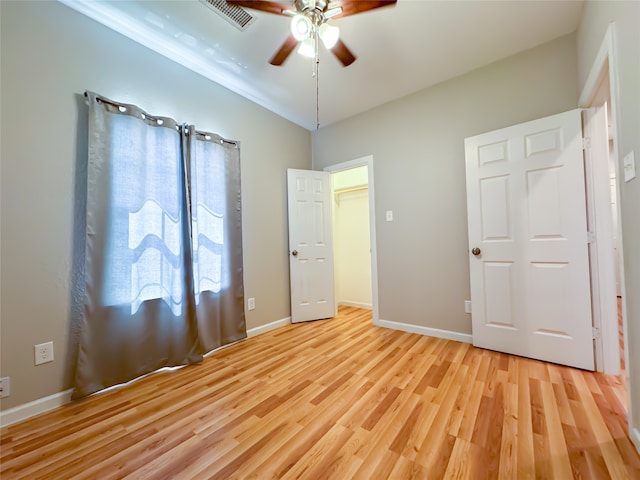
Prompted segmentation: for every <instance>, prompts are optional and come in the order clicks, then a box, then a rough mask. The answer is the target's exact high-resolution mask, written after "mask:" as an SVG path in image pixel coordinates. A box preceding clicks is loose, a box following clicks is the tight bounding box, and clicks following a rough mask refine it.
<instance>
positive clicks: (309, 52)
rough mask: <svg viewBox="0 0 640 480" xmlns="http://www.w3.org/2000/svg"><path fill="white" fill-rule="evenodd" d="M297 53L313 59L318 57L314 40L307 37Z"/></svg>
mask: <svg viewBox="0 0 640 480" xmlns="http://www.w3.org/2000/svg"><path fill="white" fill-rule="evenodd" d="M297 52H298V53H299V54H300V55H303V56H305V57H309V58H313V57H315V55H316V49H315V45H314V44H313V38H311V37H307V38H306V39H305V40H303V41H302V43H300V46H299V47H298V50H297Z"/></svg>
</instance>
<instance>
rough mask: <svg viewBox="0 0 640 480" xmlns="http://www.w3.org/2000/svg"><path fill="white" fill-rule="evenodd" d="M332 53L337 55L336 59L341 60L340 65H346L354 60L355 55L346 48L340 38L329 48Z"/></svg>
mask: <svg viewBox="0 0 640 480" xmlns="http://www.w3.org/2000/svg"><path fill="white" fill-rule="evenodd" d="M331 51H332V52H333V54H334V55H335V56H336V57H338V60H340V62H342V65H344V66H345V67H348V66H349V65H351V64H352V63H353V62H355V61H356V56H355V55H354V54H353V53H351V50H349V49H348V48H347V46H346V45H345V44H344V42H343V41H342V40H340V39H338V41H337V42H336V44H335V45H334V46H333V47H332V48H331Z"/></svg>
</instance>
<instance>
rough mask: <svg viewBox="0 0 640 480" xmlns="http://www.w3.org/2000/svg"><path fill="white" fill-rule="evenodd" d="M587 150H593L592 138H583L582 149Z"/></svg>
mask: <svg viewBox="0 0 640 480" xmlns="http://www.w3.org/2000/svg"><path fill="white" fill-rule="evenodd" d="M587 148H591V137H583V138H582V149H583V150H586V149H587Z"/></svg>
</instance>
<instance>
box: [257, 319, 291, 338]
mask: <svg viewBox="0 0 640 480" xmlns="http://www.w3.org/2000/svg"><path fill="white" fill-rule="evenodd" d="M290 323H291V317H286V318H281V319H280V320H275V321H273V322H271V323H267V324H266V325H260V326H259V327H254V328H250V329H249V330H247V338H251V337H255V336H256V335H261V334H263V333H267V332H268V331H270V330H275V329H276V328H280V327H284V326H285V325H289V324H290Z"/></svg>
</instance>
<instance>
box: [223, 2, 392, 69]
mask: <svg viewBox="0 0 640 480" xmlns="http://www.w3.org/2000/svg"><path fill="white" fill-rule="evenodd" d="M396 2H397V0H334V1H329V0H294V4H293V5H287V4H283V3H279V2H271V1H267V0H227V3H229V4H230V5H236V6H238V7H245V8H251V9H253V10H260V11H262V12H267V13H273V14H275V15H285V16H289V17H291V33H290V34H289V36H288V37H287V39H286V40H285V41H284V43H283V44H282V46H281V47H280V49H279V50H278V51H277V52H276V53H275V55H274V56H273V57H271V60H269V63H270V64H271V65H276V66H280V65H282V64H283V63H284V61H285V60H286V59H287V58H288V57H289V55H290V54H291V52H292V51H293V50H294V49H295V48H296V46H298V44H300V47H299V49H298V52H299V53H301V54H302V55H306V56H308V57H316V58H317V53H318V43H319V42H318V38H320V40H321V41H322V43H323V44H324V45H325V47H326V48H328V49H329V50H331V51H332V52H333V54H334V55H335V56H336V57H337V58H338V60H339V61H340V62H341V63H342V65H344V66H345V67H347V66H349V65H351V64H352V63H353V62H355V60H356V57H355V55H354V54H353V53H351V51H350V50H349V49H348V48H347V46H346V45H345V44H344V42H343V41H342V40H340V38H339V36H340V30H339V29H338V27H335V26H333V25H329V24H328V23H327V21H328V20H329V19H334V18H342V17H347V16H349V15H355V14H356V13H362V12H367V11H369V10H374V9H376V8H380V7H386V6H389V5H394V4H395V3H396Z"/></svg>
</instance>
